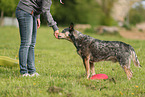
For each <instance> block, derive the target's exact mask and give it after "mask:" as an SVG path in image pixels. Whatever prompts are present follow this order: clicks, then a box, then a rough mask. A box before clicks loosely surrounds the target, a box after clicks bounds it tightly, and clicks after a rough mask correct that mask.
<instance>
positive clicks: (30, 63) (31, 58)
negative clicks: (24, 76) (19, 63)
mask: <svg viewBox="0 0 145 97" xmlns="http://www.w3.org/2000/svg"><path fill="white" fill-rule="evenodd" d="M36 34H37V19H36V17H33V31H32V37H31V40H32V41H31V45H30V48H29V52H28V59H27V69H28V73H29V74H33V73H35V72H36V68H35V55H34V47H35V43H36Z"/></svg>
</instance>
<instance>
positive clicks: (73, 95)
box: [0, 27, 145, 97]
mask: <svg viewBox="0 0 145 97" xmlns="http://www.w3.org/2000/svg"><path fill="white" fill-rule="evenodd" d="M61 30H62V28H60V31H61ZM87 34H88V35H90V36H92V37H94V38H98V39H102V40H117V41H123V42H126V43H128V44H130V45H132V46H133V47H134V49H135V51H136V53H137V55H138V59H139V60H140V64H141V65H142V66H143V67H142V68H137V67H135V66H134V65H133V62H132V64H131V69H132V71H133V78H132V79H131V80H128V79H127V77H126V75H125V73H124V71H123V69H122V68H121V66H119V64H118V63H112V62H98V63H95V70H96V73H104V74H107V75H108V77H109V79H108V80H87V79H86V76H84V74H85V69H84V66H83V64H82V60H81V58H80V57H79V55H77V53H76V49H75V47H74V46H73V44H72V43H70V42H68V41H66V40H57V39H55V38H54V36H53V31H52V29H51V28H48V27H41V28H40V29H39V30H38V33H37V42H36V47H35V63H36V69H37V72H38V73H39V74H40V75H41V76H39V77H20V73H19V67H5V66H0V97H145V70H144V69H145V67H144V64H145V41H143V40H131V39H125V38H122V37H118V36H104V35H103V36H102V35H97V34H91V33H87ZM19 38H20V37H19V30H18V28H15V27H0V56H7V57H11V58H13V59H18V50H19V44H20V39H19ZM113 79H114V80H115V82H114V81H113Z"/></svg>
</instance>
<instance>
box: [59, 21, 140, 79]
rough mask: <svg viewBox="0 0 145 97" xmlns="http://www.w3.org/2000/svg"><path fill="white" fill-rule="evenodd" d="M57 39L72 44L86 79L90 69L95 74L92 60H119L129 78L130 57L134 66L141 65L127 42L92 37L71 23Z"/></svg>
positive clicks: (130, 75)
mask: <svg viewBox="0 0 145 97" xmlns="http://www.w3.org/2000/svg"><path fill="white" fill-rule="evenodd" d="M59 39H66V40H69V41H71V42H72V43H73V44H74V46H75V47H76V49H77V53H78V54H79V55H80V56H81V58H82V59H83V63H84V66H85V69H86V74H87V79H89V77H90V70H91V73H92V75H94V74H95V68H94V62H99V61H113V62H119V64H120V65H121V67H122V68H123V70H124V71H125V73H126V75H127V78H128V79H129V80H130V79H131V77H132V71H131V70H130V63H131V59H132V60H133V62H134V64H135V66H138V67H141V65H140V63H139V60H138V59H137V55H136V53H135V51H134V49H133V47H132V46H130V45H129V44H126V43H123V42H120V41H103V40H99V39H95V38H92V37H90V36H88V35H84V34H82V33H80V32H79V31H77V30H75V29H74V25H73V23H71V24H70V27H69V28H66V29H64V30H63V31H62V32H61V33H60V34H59Z"/></svg>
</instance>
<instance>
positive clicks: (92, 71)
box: [90, 62, 96, 76]
mask: <svg viewBox="0 0 145 97" xmlns="http://www.w3.org/2000/svg"><path fill="white" fill-rule="evenodd" d="M90 69H91V73H92V76H93V75H95V74H96V73H95V66H94V63H93V62H90Z"/></svg>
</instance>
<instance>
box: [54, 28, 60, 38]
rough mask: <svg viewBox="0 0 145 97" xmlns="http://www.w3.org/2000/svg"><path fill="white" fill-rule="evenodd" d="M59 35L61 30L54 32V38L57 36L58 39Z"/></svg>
mask: <svg viewBox="0 0 145 97" xmlns="http://www.w3.org/2000/svg"><path fill="white" fill-rule="evenodd" d="M58 35H59V30H56V31H55V32H54V36H55V38H57V39H58Z"/></svg>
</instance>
